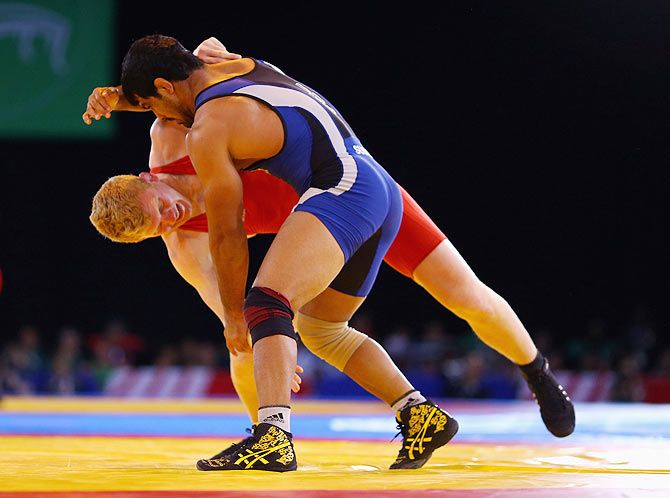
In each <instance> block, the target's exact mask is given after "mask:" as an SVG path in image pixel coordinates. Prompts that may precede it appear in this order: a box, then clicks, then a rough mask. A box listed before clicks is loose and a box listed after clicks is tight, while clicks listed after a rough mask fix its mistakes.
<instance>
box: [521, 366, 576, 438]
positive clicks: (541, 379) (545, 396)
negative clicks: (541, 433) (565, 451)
mask: <svg viewBox="0 0 670 498" xmlns="http://www.w3.org/2000/svg"><path fill="white" fill-rule="evenodd" d="M540 360H541V363H540V366H539V367H538V368H533V369H531V368H527V367H526V368H522V370H521V373H522V374H523V376H524V378H525V379H526V382H527V383H528V387H529V388H530V390H531V392H532V393H533V397H534V398H535V401H536V402H537V404H538V406H539V407H540V416H541V417H542V421H543V422H544V425H545V426H546V427H547V429H548V430H549V432H551V433H552V434H553V435H554V436H556V437H566V436H569V435H570V434H572V432H573V431H574V430H575V407H574V405H573V404H572V400H571V399H570V396H568V393H567V392H566V390H565V388H564V387H563V386H562V385H561V384H559V383H558V380H557V379H556V377H554V374H553V373H552V372H551V369H550V368H549V361H548V360H547V359H546V358H541V359H540Z"/></svg>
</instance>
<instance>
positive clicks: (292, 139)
mask: <svg viewBox="0 0 670 498" xmlns="http://www.w3.org/2000/svg"><path fill="white" fill-rule="evenodd" d="M253 60H254V62H255V67H254V69H252V70H251V71H250V72H249V73H247V74H245V75H243V76H237V77H234V78H232V79H229V80H226V81H222V82H219V83H216V84H214V85H212V86H210V87H208V88H206V89H204V90H203V91H201V92H200V93H199V94H198V96H197V97H196V101H195V108H196V110H197V109H198V108H199V107H200V106H201V105H203V104H204V103H205V102H208V101H209V100H212V99H216V98H221V97H226V96H230V95H238V96H239V95H244V96H247V97H251V98H253V99H256V100H258V101H260V102H262V103H264V104H266V105H267V106H269V107H270V108H271V109H272V110H274V111H275V112H276V113H277V115H278V116H279V118H280V119H281V121H282V124H283V126H284V145H283V147H282V149H281V151H280V152H279V153H278V154H277V155H275V156H274V157H272V158H270V159H263V160H261V161H257V162H255V163H254V164H252V165H251V166H249V167H247V168H246V169H247V170H251V169H265V170H267V171H268V172H269V173H271V174H272V175H274V176H277V177H279V178H281V179H282V180H284V181H286V182H288V183H289V184H290V185H291V186H292V187H293V188H294V189H295V191H296V192H297V193H298V195H300V196H301V197H300V200H299V201H298V204H297V205H296V206H295V207H294V211H306V212H308V213H312V214H313V215H314V216H316V217H317V218H318V219H319V220H321V222H322V223H323V224H324V225H325V226H326V228H327V229H328V230H329V231H330V233H331V234H332V235H333V237H335V240H337V242H338V244H339V245H340V248H341V249H342V252H343V253H344V258H345V266H344V268H343V269H342V271H341V272H340V274H339V275H338V276H337V277H336V278H335V280H334V281H333V282H332V283H331V285H330V287H331V288H333V289H335V290H338V291H341V292H344V293H346V294H350V295H353V296H367V295H368V293H369V292H370V289H371V288H372V284H373V283H374V280H375V278H376V277H377V273H378V271H379V266H380V265H381V262H382V260H383V258H384V255H385V254H386V251H387V250H388V248H389V246H390V245H391V243H392V242H393V239H394V238H395V236H396V233H397V232H398V228H399V227H400V221H401V217H402V198H401V195H400V190H399V189H398V186H397V185H396V182H395V181H394V180H393V178H391V176H390V175H389V174H388V173H387V172H386V171H385V170H384V168H382V167H381V166H380V165H379V163H377V161H375V160H374V159H373V158H372V156H371V155H370V154H369V153H368V152H367V150H365V148H364V147H363V146H362V145H361V142H360V140H359V139H358V138H357V137H356V135H355V134H354V132H353V131H352V129H351V127H350V126H349V125H348V124H347V122H346V121H345V120H344V119H343V118H342V116H341V115H340V113H339V112H338V111H337V110H336V109H335V108H334V107H333V106H332V105H331V104H330V103H329V102H328V101H327V100H326V99H324V98H323V97H322V96H321V95H319V94H318V93H317V92H315V91H314V90H312V89H311V88H309V87H307V86H306V85H303V84H302V83H300V82H298V81H296V80H294V79H292V78H290V77H288V76H286V75H285V74H284V73H283V72H282V71H280V70H279V69H277V68H276V67H274V66H273V65H271V64H268V63H267V62H264V61H261V60H258V59H253Z"/></svg>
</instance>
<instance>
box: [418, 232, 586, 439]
mask: <svg viewBox="0 0 670 498" xmlns="http://www.w3.org/2000/svg"><path fill="white" fill-rule="evenodd" d="M413 279H414V280H415V281H416V282H417V283H418V284H419V285H421V286H422V287H424V288H425V289H426V291H428V292H429V293H430V294H431V295H432V296H433V297H434V298H435V299H437V300H438V301H439V302H440V303H441V304H442V305H443V306H444V307H445V308H447V309H449V310H450V311H452V312H453V313H454V314H455V315H457V316H458V317H460V318H462V319H464V320H466V321H467V322H468V324H469V325H470V327H471V328H472V330H473V331H474V332H475V334H477V336H478V337H479V338H480V339H481V340H482V341H483V342H485V343H486V344H488V345H489V346H490V347H492V348H493V349H495V350H496V351H498V352H499V353H501V354H502V355H504V356H506V357H507V358H509V359H510V360H511V361H513V362H514V363H516V364H517V365H518V366H519V367H520V368H521V372H522V374H523V376H524V378H525V379H526V381H527V383H528V386H529V388H530V389H531V391H532V392H533V394H534V396H535V399H536V400H537V403H538V405H539V407H540V414H541V416H542V420H543V421H544V424H545V425H546V427H547V429H548V430H549V431H550V432H551V433H552V434H553V435H555V436H557V437H565V436H568V435H570V434H571V433H572V432H573V431H574V428H575V411H574V406H573V404H572V401H571V400H570V397H569V396H568V394H567V392H566V391H565V389H564V388H563V386H561V385H560V384H559V383H558V381H557V380H556V378H555V377H554V375H553V373H552V372H551V370H550V369H549V363H548V361H547V359H546V358H544V356H543V355H542V354H541V353H540V352H539V351H538V350H537V348H536V347H535V344H534V343H533V340H532V339H531V337H530V335H529V334H528V331H527V330H526V328H525V327H524V326H523V324H522V323H521V320H519V318H518V316H517V315H516V313H515V312H514V310H513V309H512V308H511V306H510V305H509V304H508V303H507V301H505V300H504V299H503V298H502V297H501V296H499V295H498V294H497V293H495V292H494V291H493V290H491V289H490V288H489V287H487V286H486V285H485V284H484V283H482V282H481V281H480V280H479V278H477V276H476V275H475V273H474V272H473V271H472V269H471V268H470V267H469V266H468V264H467V263H466V262H465V260H464V259H463V258H462V257H461V255H460V254H459V253H458V251H457V250H456V248H455V247H454V246H453V245H452V244H451V242H450V241H449V240H447V239H445V240H443V241H442V242H441V243H440V244H439V245H438V246H437V247H436V248H435V249H434V250H433V251H432V252H431V253H430V254H429V255H428V256H427V257H426V258H425V259H424V260H423V261H422V262H421V263H420V264H419V265H418V266H417V267H416V269H415V270H414V273H413Z"/></svg>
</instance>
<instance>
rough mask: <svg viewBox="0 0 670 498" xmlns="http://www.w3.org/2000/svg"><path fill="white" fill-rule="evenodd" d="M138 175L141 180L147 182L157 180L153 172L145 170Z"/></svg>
mask: <svg viewBox="0 0 670 498" xmlns="http://www.w3.org/2000/svg"><path fill="white" fill-rule="evenodd" d="M139 176H140V178H141V179H142V180H144V181H145V182H147V183H154V182H157V181H159V180H158V177H157V176H156V175H154V174H153V173H149V172H147V171H143V172H142V173H140V175H139Z"/></svg>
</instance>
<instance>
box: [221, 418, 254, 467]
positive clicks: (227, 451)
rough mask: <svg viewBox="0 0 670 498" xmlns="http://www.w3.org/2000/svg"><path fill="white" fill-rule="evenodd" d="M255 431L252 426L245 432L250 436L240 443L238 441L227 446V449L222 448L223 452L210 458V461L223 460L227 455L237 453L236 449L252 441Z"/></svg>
mask: <svg viewBox="0 0 670 498" xmlns="http://www.w3.org/2000/svg"><path fill="white" fill-rule="evenodd" d="M255 429H256V426H255V425H252V426H251V429H246V431H247V432H248V433H249V434H251V436H248V437H245V438H244V439H243V440H242V441H240V442H238V443H233V444H231V445H230V446H228V447H227V448H224V449H223V450H221V451H219V452H218V453H217V454H216V455H214V456H213V457H211V458H210V460H216V459H218V458H224V457H227V456H229V455H233V454H234V453H235V451H237V449H238V448H240V447H241V446H242V445H244V444H246V443H248V442H249V441H251V439H253V437H254V430H255Z"/></svg>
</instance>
